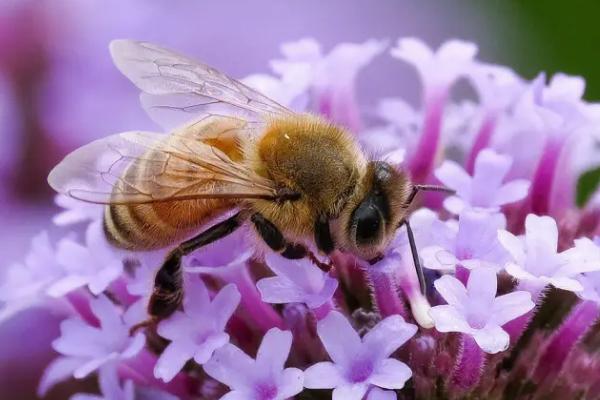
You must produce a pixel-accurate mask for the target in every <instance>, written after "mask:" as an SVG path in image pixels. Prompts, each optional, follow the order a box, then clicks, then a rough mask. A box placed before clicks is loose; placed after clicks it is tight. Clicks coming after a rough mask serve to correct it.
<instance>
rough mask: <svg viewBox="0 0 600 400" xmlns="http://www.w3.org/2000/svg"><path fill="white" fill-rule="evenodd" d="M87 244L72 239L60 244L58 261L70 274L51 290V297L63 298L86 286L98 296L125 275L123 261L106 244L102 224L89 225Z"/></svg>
mask: <svg viewBox="0 0 600 400" xmlns="http://www.w3.org/2000/svg"><path fill="white" fill-rule="evenodd" d="M85 242H86V244H85V246H84V245H81V244H79V243H77V242H76V241H75V240H73V239H72V238H68V237H67V238H64V239H62V240H61V241H59V242H58V246H57V250H56V259H57V261H58V263H59V264H60V265H62V267H63V269H64V271H65V273H66V275H65V276H64V277H62V278H60V279H58V280H57V281H56V282H54V283H53V284H52V285H51V286H50V287H49V288H48V294H49V295H50V296H54V297H60V296H63V295H65V294H67V293H69V292H71V291H72V290H75V289H77V288H80V287H83V286H87V287H88V288H89V289H90V291H91V292H92V293H93V294H95V295H97V294H100V293H102V292H103V291H104V290H105V289H106V288H107V287H108V285H110V284H111V282H113V281H114V280H115V279H117V278H118V277H119V276H120V275H121V274H122V273H123V261H122V259H121V258H120V257H118V256H117V253H116V251H115V250H114V249H113V248H112V247H111V246H110V245H109V244H108V242H107V241H106V238H105V236H104V232H103V229H102V222H101V221H96V222H94V223H92V224H90V225H89V226H88V228H87V231H86V234H85Z"/></svg>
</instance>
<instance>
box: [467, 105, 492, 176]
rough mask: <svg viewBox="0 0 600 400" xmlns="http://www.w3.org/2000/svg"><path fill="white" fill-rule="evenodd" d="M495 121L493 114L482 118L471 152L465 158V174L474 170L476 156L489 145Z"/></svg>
mask: <svg viewBox="0 0 600 400" xmlns="http://www.w3.org/2000/svg"><path fill="white" fill-rule="evenodd" d="M496 119H497V116H496V113H494V112H489V113H488V114H487V115H485V116H484V117H483V121H482V123H481V126H480V127H479V131H478V132H477V136H475V141H474V142H473V147H471V152H470V153H469V156H468V158H467V172H468V173H469V174H471V175H472V174H473V171H474V170H475V160H476V159H477V155H478V154H479V152H480V151H481V150H483V149H485V148H486V147H488V145H489V144H490V139H491V138H492V134H493V133H494V129H495V128H496Z"/></svg>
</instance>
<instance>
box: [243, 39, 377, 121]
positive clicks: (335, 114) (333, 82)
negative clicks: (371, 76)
mask: <svg viewBox="0 0 600 400" xmlns="http://www.w3.org/2000/svg"><path fill="white" fill-rule="evenodd" d="M386 46H387V44H386V42H385V41H378V40H368V41H366V42H364V43H362V44H356V43H341V44H339V45H337V46H336V47H334V48H333V49H332V50H331V52H330V53H329V54H327V55H323V53H322V50H321V46H320V45H319V43H318V42H317V41H316V40H314V39H302V40H299V41H297V42H290V43H285V44H284V45H282V47H281V50H282V53H283V54H284V56H285V57H286V58H285V59H280V60H274V61H272V62H271V66H272V68H273V70H274V71H275V73H277V74H278V75H280V77H281V78H279V79H277V78H273V77H271V76H269V75H251V76H250V77H248V78H246V80H245V82H246V83H247V84H249V85H251V86H253V87H257V88H259V89H264V90H265V94H267V95H272V96H273V98H274V99H276V100H280V101H282V102H283V104H286V105H290V106H295V108H296V109H301V110H302V109H304V108H306V107H308V108H310V110H312V111H315V112H318V113H320V114H323V115H325V116H327V117H328V118H330V119H331V120H332V121H335V122H338V123H341V124H342V125H345V126H346V127H348V128H350V129H351V130H352V131H353V132H359V131H360V130H361V129H362V123H361V120H360V113H359V110H358V105H357V104H356V98H355V97H356V95H355V88H354V81H355V80H356V76H357V75H358V73H359V71H360V70H361V69H362V68H364V67H365V66H366V65H368V64H369V63H370V62H371V60H372V59H373V58H374V57H376V56H377V55H378V54H381V53H382V52H383V50H384V49H385V47H386Z"/></svg>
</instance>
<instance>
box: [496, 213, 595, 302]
mask: <svg viewBox="0 0 600 400" xmlns="http://www.w3.org/2000/svg"><path fill="white" fill-rule="evenodd" d="M498 240H500V243H501V244H502V246H504V248H505V249H506V250H507V251H508V252H509V253H510V255H511V256H512V260H511V261H509V262H508V263H507V264H506V266H505V269H506V272H508V273H509V274H510V275H512V276H513V277H515V278H516V279H518V280H519V281H521V282H523V283H524V284H526V285H529V286H530V287H531V288H532V289H533V290H539V289H541V288H543V287H544V286H546V285H548V284H551V285H553V286H555V287H557V288H559V289H564V290H570V291H573V292H578V291H581V290H582V289H583V288H582V286H581V284H580V283H579V282H578V281H577V279H576V278H575V277H576V275H577V274H579V273H581V272H586V271H587V272H589V271H591V270H595V269H598V265H591V266H590V265H589V264H586V263H581V262H576V260H575V262H571V260H570V258H571V257H572V254H573V253H571V252H563V253H559V252H558V251H557V247H558V228H557V226H556V222H555V221H554V219H552V218H550V217H538V216H537V215H534V214H529V215H528V216H527V219H526V220H525V237H524V238H523V239H520V238H518V237H516V236H515V235H513V234H512V233H510V232H508V231H505V230H501V231H499V232H498Z"/></svg>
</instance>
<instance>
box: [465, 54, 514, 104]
mask: <svg viewBox="0 0 600 400" xmlns="http://www.w3.org/2000/svg"><path fill="white" fill-rule="evenodd" d="M467 77H468V78H469V81H470V82H471V83H472V84H473V87H474V88H475V90H476V91H477V95H478V96H479V101H480V103H481V106H482V108H483V109H484V111H486V112H493V113H497V112H500V111H503V110H505V109H506V107H508V106H509V105H511V104H513V103H514V102H515V101H516V100H517V98H518V96H519V95H520V94H522V92H523V91H524V90H525V83H524V82H523V80H522V79H521V77H519V76H518V75H517V74H516V73H515V72H514V71H513V70H511V69H510V68H508V67H505V66H501V65H493V64H485V63H474V64H473V65H472V66H471V68H470V69H469V70H468V72H467Z"/></svg>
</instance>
